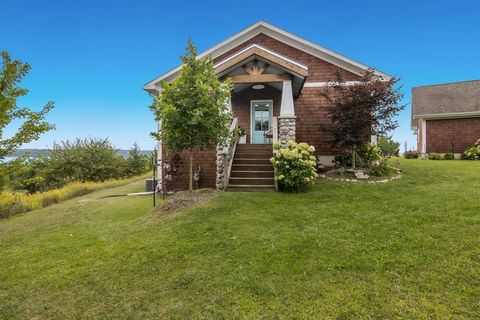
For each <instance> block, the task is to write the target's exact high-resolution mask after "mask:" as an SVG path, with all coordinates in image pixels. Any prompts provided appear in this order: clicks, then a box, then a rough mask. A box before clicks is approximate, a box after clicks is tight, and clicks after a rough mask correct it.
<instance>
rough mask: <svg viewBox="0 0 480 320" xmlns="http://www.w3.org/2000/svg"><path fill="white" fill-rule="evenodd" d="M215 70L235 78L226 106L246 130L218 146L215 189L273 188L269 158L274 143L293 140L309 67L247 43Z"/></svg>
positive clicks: (221, 76) (225, 78)
mask: <svg viewBox="0 0 480 320" xmlns="http://www.w3.org/2000/svg"><path fill="white" fill-rule="evenodd" d="M215 69H216V72H217V75H218V77H219V78H221V79H222V80H227V79H229V80H230V81H231V82H232V84H233V90H232V96H231V99H230V101H228V104H227V108H228V110H229V111H230V112H232V114H233V116H234V119H233V121H232V125H231V128H230V130H233V129H235V128H237V127H241V128H243V129H244V130H245V136H244V137H241V138H240V139H238V141H234V143H233V145H229V146H225V145H221V146H219V147H218V148H217V189H221V190H236V191H242V190H245V191H251V190H252V189H254V190H269V191H272V190H275V181H274V172H273V166H272V165H271V163H270V161H269V158H270V157H272V155H273V147H272V143H274V142H277V141H278V142H279V143H280V144H281V145H285V144H286V143H287V141H288V140H295V136H296V118H295V104H294V100H295V98H296V97H298V96H299V95H300V92H301V90H302V87H303V84H304V82H305V80H306V77H307V74H308V68H307V67H306V66H304V65H302V64H300V63H298V62H295V61H293V60H290V59H288V58H286V57H283V56H281V55H279V54H277V53H274V52H272V51H270V50H268V49H265V48H262V47H260V46H258V45H251V46H249V47H247V48H245V49H243V50H241V51H240V52H238V53H237V54H236V55H233V56H230V57H229V58H227V59H225V60H224V61H221V62H219V63H217V64H216V65H215Z"/></svg>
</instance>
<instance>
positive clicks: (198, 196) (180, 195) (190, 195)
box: [153, 189, 217, 215]
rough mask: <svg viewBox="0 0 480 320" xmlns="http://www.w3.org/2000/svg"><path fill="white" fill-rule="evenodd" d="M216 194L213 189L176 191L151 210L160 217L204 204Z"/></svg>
mask: <svg viewBox="0 0 480 320" xmlns="http://www.w3.org/2000/svg"><path fill="white" fill-rule="evenodd" d="M216 194H217V191H216V190H214V189H198V190H194V191H192V192H190V191H178V192H175V193H174V194H171V195H168V196H167V197H166V198H165V202H164V203H162V204H161V205H159V206H158V207H156V208H154V209H153V212H154V213H157V214H160V215H167V214H172V213H175V212H178V211H182V210H185V209H188V208H190V207H192V206H194V205H197V204H200V203H203V202H206V201H208V200H210V199H212V198H213V197H214V196H215V195H216Z"/></svg>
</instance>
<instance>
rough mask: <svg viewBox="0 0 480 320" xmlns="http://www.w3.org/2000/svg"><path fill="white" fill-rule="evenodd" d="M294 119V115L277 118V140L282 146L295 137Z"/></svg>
mask: <svg viewBox="0 0 480 320" xmlns="http://www.w3.org/2000/svg"><path fill="white" fill-rule="evenodd" d="M295 132H296V119H295V117H279V118H278V140H279V141H280V144H281V146H282V147H285V146H286V145H287V142H288V140H294V141H295V137H296V134H295Z"/></svg>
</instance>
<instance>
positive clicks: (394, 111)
mask: <svg viewBox="0 0 480 320" xmlns="http://www.w3.org/2000/svg"><path fill="white" fill-rule="evenodd" d="M398 81H399V79H398V78H395V77H392V78H391V79H390V80H383V79H380V78H379V77H378V76H377V75H375V73H374V71H373V70H368V71H366V72H365V74H364V75H363V76H362V78H361V79H360V81H359V83H358V84H353V85H347V84H346V83H345V81H344V80H343V78H342V75H341V73H340V72H337V79H336V81H335V82H334V83H333V85H332V86H330V87H329V88H327V89H325V90H324V91H323V92H321V93H320V95H321V96H322V97H324V98H326V99H327V102H328V111H327V112H328V115H329V117H330V119H331V122H330V123H328V124H321V125H320V129H321V130H323V131H325V132H328V133H330V134H331V135H332V137H333V140H332V145H333V146H334V147H337V148H341V149H343V150H349V151H350V152H351V153H352V166H353V167H355V157H356V156H355V154H356V149H357V147H358V146H360V145H362V144H364V143H365V142H367V141H368V140H369V137H370V136H371V135H377V136H380V135H386V134H387V133H388V132H390V131H391V130H394V129H395V128H397V127H398V122H397V121H396V120H395V117H396V116H397V115H398V113H399V112H400V111H401V110H403V109H404V108H405V105H399V101H400V100H401V99H402V97H403V94H402V93H401V91H400V89H401V88H400V87H396V84H397V83H398Z"/></svg>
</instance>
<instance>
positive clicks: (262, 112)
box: [250, 100, 273, 143]
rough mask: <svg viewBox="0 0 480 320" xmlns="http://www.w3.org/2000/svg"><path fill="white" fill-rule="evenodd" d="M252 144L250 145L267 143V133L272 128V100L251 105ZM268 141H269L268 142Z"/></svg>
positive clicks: (259, 101) (253, 102)
mask: <svg viewBox="0 0 480 320" xmlns="http://www.w3.org/2000/svg"><path fill="white" fill-rule="evenodd" d="M250 104H251V113H250V114H251V115H252V125H251V129H252V130H251V132H252V137H251V142H250V143H267V142H269V140H268V139H266V138H265V133H267V132H268V131H270V129H271V127H272V109H273V101H272V100H253V101H252V102H251V103H250ZM267 140H268V141H267Z"/></svg>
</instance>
